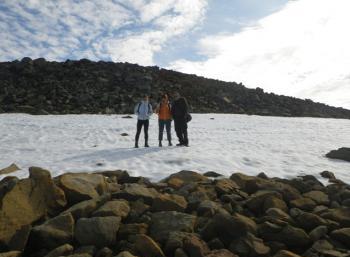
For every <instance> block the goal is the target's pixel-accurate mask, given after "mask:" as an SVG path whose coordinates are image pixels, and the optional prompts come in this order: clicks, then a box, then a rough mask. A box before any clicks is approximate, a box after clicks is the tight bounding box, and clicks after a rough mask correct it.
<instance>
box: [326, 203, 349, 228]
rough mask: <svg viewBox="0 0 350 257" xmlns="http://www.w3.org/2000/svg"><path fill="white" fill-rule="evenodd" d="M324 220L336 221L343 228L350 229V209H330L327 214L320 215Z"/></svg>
mask: <svg viewBox="0 0 350 257" xmlns="http://www.w3.org/2000/svg"><path fill="white" fill-rule="evenodd" d="M320 216H321V217H322V218H326V219H330V220H334V221H336V222H338V223H339V224H340V225H341V226H342V227H350V208H348V207H346V208H337V209H329V210H328V211H327V212H324V213H322V214H320Z"/></svg>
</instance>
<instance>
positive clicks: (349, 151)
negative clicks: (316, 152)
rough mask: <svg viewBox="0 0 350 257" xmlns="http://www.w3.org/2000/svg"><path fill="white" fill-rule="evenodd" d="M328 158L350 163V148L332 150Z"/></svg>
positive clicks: (327, 155)
mask: <svg viewBox="0 0 350 257" xmlns="http://www.w3.org/2000/svg"><path fill="white" fill-rule="evenodd" d="M326 157H328V158H331V159H339V160H343V161H348V162H350V148H349V147H341V148H339V149H337V150H332V151H330V152H329V153H327V154H326Z"/></svg>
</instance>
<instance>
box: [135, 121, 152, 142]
mask: <svg viewBox="0 0 350 257" xmlns="http://www.w3.org/2000/svg"><path fill="white" fill-rule="evenodd" d="M142 126H143V130H144V134H145V143H147V142H148V127H149V120H137V130H136V136H135V143H138V142H139V137H140V133H141V129H142Z"/></svg>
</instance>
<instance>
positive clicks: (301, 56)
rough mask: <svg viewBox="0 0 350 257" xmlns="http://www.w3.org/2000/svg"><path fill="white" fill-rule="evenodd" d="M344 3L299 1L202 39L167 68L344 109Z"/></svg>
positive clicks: (347, 54) (347, 40)
mask: <svg viewBox="0 0 350 257" xmlns="http://www.w3.org/2000/svg"><path fill="white" fill-rule="evenodd" d="M349 9H350V1H348V0H332V1H331V0H299V1H293V2H290V3H289V4H287V5H286V7H285V8H283V9H282V10H280V11H278V12H276V13H274V14H272V15H270V16H268V17H266V18H263V19H262V20H260V21H259V22H258V23H257V25H256V26H254V27H248V28H246V29H245V30H243V31H242V32H239V33H237V34H219V35H211V36H207V37H205V38H202V39H201V40H200V41H199V44H198V52H199V53H200V54H202V55H204V56H206V57H207V58H206V60H205V61H202V62H193V61H188V60H177V61H175V62H173V63H172V64H171V65H170V67H169V68H172V69H176V70H179V71H183V72H187V73H195V74H200V75H203V76H206V77H212V78H217V79H223V80H226V81H237V82H243V83H244V84H246V85H247V86H250V87H257V86H259V87H262V88H264V89H265V90H266V91H270V92H275V93H279V94H285V95H292V96H296V97H301V98H311V99H313V100H316V101H321V102H325V103H329V104H331V105H336V106H344V107H347V108H350V84H349V83H350V79H349V76H350V71H349V69H348V67H350V48H349V45H350V34H349V33H348V32H347V30H348V28H347V26H348V24H350V16H349V15H348V10H349Z"/></svg>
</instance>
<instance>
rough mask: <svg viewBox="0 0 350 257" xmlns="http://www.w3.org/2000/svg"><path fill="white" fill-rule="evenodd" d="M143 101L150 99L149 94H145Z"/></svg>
mask: <svg viewBox="0 0 350 257" xmlns="http://www.w3.org/2000/svg"><path fill="white" fill-rule="evenodd" d="M143 101H145V102H148V101H149V95H147V94H145V95H144V96H143Z"/></svg>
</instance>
